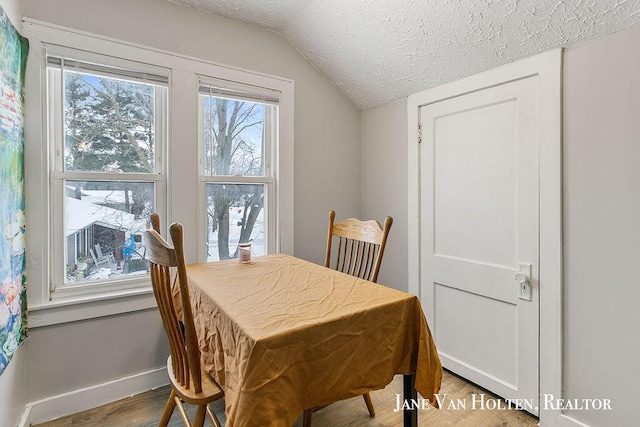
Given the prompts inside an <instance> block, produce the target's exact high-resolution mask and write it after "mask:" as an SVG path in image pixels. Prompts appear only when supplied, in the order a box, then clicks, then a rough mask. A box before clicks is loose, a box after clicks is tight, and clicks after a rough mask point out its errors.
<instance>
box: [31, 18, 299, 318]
mask: <svg viewBox="0 0 640 427" xmlns="http://www.w3.org/2000/svg"><path fill="white" fill-rule="evenodd" d="M23 29H24V32H25V34H26V36H27V37H28V38H29V42H30V52H29V58H28V63H27V64H28V65H27V78H26V97H25V112H26V120H25V124H26V126H25V175H26V176H25V199H26V200H25V203H26V209H25V213H26V217H27V227H28V232H27V280H28V286H27V292H28V301H29V327H30V328H37V327H40V326H46V325H53V324H58V323H64V322H70V321H76V320H82V319H88V318H95V317H100V316H107V315H113V314H118V313H126V312H131V311H135V310H143V309H149V308H153V307H155V306H156V303H155V299H154V297H153V293H152V291H151V289H150V286H143V287H128V288H126V289H116V288H113V287H112V288H110V289H108V290H101V292H97V293H90V294H76V295H67V296H65V297H64V298H56V299H52V298H51V296H52V295H51V288H50V283H51V279H52V274H51V271H52V267H53V264H52V262H51V260H50V256H49V255H50V254H49V252H50V250H49V248H50V247H51V239H52V237H51V235H52V233H53V232H54V230H55V228H54V227H55V226H54V224H53V222H52V220H51V218H52V209H51V206H50V204H49V198H50V190H49V188H50V187H49V186H50V177H49V175H48V172H47V171H49V170H50V165H51V163H50V162H51V159H50V158H49V156H48V155H47V153H49V152H50V146H49V140H48V138H47V127H46V123H47V117H46V108H44V107H45V106H46V102H47V99H46V87H45V76H46V65H45V62H44V58H45V51H44V44H46V45H48V46H54V45H55V46H64V47H66V48H70V49H75V50H79V51H85V52H88V54H90V53H95V54H100V53H102V52H106V54H104V55H106V56H108V57H110V58H111V59H113V61H115V62H117V61H119V60H124V61H134V62H136V63H139V64H147V65H149V66H150V67H160V68H165V69H167V70H169V71H170V81H169V94H168V97H169V99H170V101H171V103H170V105H169V109H168V121H167V122H166V123H167V126H168V141H167V147H166V153H165V157H164V162H163V167H164V168H165V170H166V187H165V196H164V197H165V200H166V205H167V209H166V212H160V214H161V225H162V228H163V234H164V235H166V232H167V230H168V225H169V224H170V223H171V222H174V221H179V222H182V223H183V225H184V226H185V233H184V239H185V257H186V259H187V262H198V261H203V257H204V255H205V253H204V250H201V249H200V247H201V246H202V247H203V245H204V243H203V241H202V232H201V230H202V228H201V227H200V224H202V220H203V218H202V211H201V210H200V209H199V208H200V207H201V205H202V200H201V199H202V197H201V193H202V192H201V191H200V188H201V186H202V185H203V184H201V183H200V175H199V166H198V159H199V152H198V150H199V139H198V130H199V129H198V123H197V116H198V105H197V102H195V101H194V100H195V99H197V94H198V85H197V80H198V77H197V76H209V77H211V78H215V79H219V80H224V81H228V82H236V83H239V84H241V85H249V86H255V87H262V88H267V89H269V90H273V91H276V92H279V93H280V102H279V116H280V117H279V119H280V120H279V122H278V129H277V132H278V138H277V140H278V145H277V147H274V158H273V161H272V168H273V176H274V187H275V191H274V192H275V194H276V195H277V196H276V197H273V198H272V199H274V200H271V201H270V203H272V204H273V206H274V208H273V209H272V212H273V215H274V216H275V224H276V226H277V229H276V230H275V235H276V238H275V239H274V240H273V241H274V244H275V245H276V246H275V247H276V249H275V250H276V251H278V252H284V253H288V254H293V230H294V222H293V212H294V206H293V160H294V157H293V149H294V143H293V139H294V134H293V111H294V108H293V107H294V83H293V81H291V80H289V79H285V78H281V77H277V76H270V75H266V74H262V73H257V72H253V71H248V70H243V69H239V68H235V67H230V66H226V65H222V64H216V63H212V62H210V61H204V60H201V59H198V58H193V57H189V56H185V55H180V54H175V53H171V52H166V51H163V50H159V49H155V48H149V47H145V46H139V45H134V44H131V43H127V42H123V41H120V40H116V39H112V38H107V37H102V36H97V35H93V34H89V33H86V32H82V31H78V30H72V29H67V28H63V27H59V26H57V25H53V24H49V23H44V22H41V21H35V20H30V19H26V20H25V21H24V25H23ZM145 179H146V178H145ZM156 203H158V202H157V201H156ZM157 206H159V205H157Z"/></svg>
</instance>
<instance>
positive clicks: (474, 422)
mask: <svg viewBox="0 0 640 427" xmlns="http://www.w3.org/2000/svg"><path fill="white" fill-rule="evenodd" d="M398 393H402V376H401V375H398V376H396V378H395V379H394V380H393V382H392V383H391V384H389V385H388V386H387V387H386V388H385V389H384V390H377V391H374V392H372V393H371V397H372V399H373V402H374V405H375V409H376V417H375V418H371V417H369V415H368V413H367V409H366V407H365V405H364V400H362V398H361V397H357V398H353V399H349V400H344V401H342V402H336V403H334V404H332V405H330V406H328V407H326V408H323V409H321V410H320V411H317V412H316V413H315V414H314V415H313V425H314V426H315V427H397V426H401V425H402V412H394V411H393V410H394V409H395V407H396V401H397V397H396V395H397V394H398ZM445 395H446V396H445ZM474 395H475V397H474ZM168 396H169V388H168V387H162V388H159V389H157V390H153V391H149V392H146V393H142V394H139V395H136V396H133V397H130V398H128V399H123V400H120V401H117V402H114V403H110V404H108V405H104V406H101V407H99V408H95V409H91V410H89V411H86V412H81V413H79V414H75V415H70V416H68V417H65V418H61V419H58V420H55V421H51V422H48V423H44V424H39V425H38V427H62V426H117V427H125V426H126V427H151V426H157V425H158V421H159V420H160V415H161V414H162V409H163V408H164V404H165V402H166V400H167V398H168ZM401 396H402V395H401ZM440 396H441V398H440V400H441V401H442V402H443V403H444V405H443V407H442V408H441V409H439V410H437V409H434V408H431V409H429V410H420V411H419V415H418V424H419V425H422V426H432V427H433V426H435V427H441V426H442V427H444V426H456V427H458V426H460V427H507V426H518V427H520V426H537V425H538V419H537V418H535V417H533V416H531V415H529V414H527V413H526V412H523V411H517V410H514V409H493V410H490V409H484V410H481V409H480V406H481V403H480V399H482V398H484V402H485V405H486V407H491V405H494V406H495V404H496V400H495V399H497V398H496V396H494V395H493V394H491V393H489V392H487V391H486V390H483V389H481V388H479V387H477V386H475V385H473V384H470V383H468V382H466V381H464V380H462V379H461V378H459V377H457V376H455V375H453V374H451V373H448V372H446V371H445V373H444V377H443V381H442V389H441V390H440ZM474 398H475V403H476V408H475V409H473V403H474ZM458 402H466V409H462V408H460V406H461V405H459V404H458ZM454 403H455V408H454V406H451V405H453V404H454ZM212 406H213V409H214V411H215V412H216V415H217V416H218V418H219V419H220V421H221V422H222V423H223V424H224V420H225V418H224V406H223V404H222V401H219V402H215V403H214V405H212ZM503 406H506V404H505V403H504V402H503ZM190 409H192V408H190ZM193 415H194V413H193V411H191V414H190V416H191V417H192V418H191V419H193ZM169 425H170V426H182V425H183V424H182V419H181V418H180V415H179V414H178V411H177V410H176V411H175V412H174V414H173V417H172V418H171V423H170V424H169ZM301 426H302V420H301V418H299V419H298V420H297V421H296V423H295V424H294V427H301Z"/></svg>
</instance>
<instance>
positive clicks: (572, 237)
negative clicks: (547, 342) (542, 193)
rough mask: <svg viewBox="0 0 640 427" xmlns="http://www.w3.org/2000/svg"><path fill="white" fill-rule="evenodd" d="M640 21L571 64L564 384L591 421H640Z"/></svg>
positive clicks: (576, 55) (581, 415)
mask: <svg viewBox="0 0 640 427" xmlns="http://www.w3.org/2000/svg"><path fill="white" fill-rule="evenodd" d="M638 46H640V27H636V28H634V29H631V30H627V31H624V32H620V33H617V34H614V35H611V36H608V37H606V38H602V39H599V40H595V41H592V42H589V43H587V44H584V45H581V46H578V47H576V48H573V49H569V50H568V51H566V53H565V63H564V141H563V144H564V245H565V253H564V263H565V264H564V268H565V280H564V289H565V292H564V298H565V300H564V319H565V329H564V340H565V341H564V378H563V381H564V384H565V387H564V388H565V393H566V397H567V398H609V399H611V400H612V406H613V411H612V412H603V411H600V412H598V411H573V412H571V413H569V415H570V416H572V417H573V418H575V419H577V420H579V421H582V422H583V423H586V424H588V425H591V426H614V425H619V426H622V425H635V424H637V423H638V420H640V415H639V412H638V404H637V402H636V400H637V391H638V387H639V381H640V366H639V365H638V353H640V335H639V334H638V328H639V327H640V310H638V300H637V298H636V297H637V292H638V286H639V284H640V279H638V275H637V266H638V265H639V264H640V80H639V79H638V76H640V49H638Z"/></svg>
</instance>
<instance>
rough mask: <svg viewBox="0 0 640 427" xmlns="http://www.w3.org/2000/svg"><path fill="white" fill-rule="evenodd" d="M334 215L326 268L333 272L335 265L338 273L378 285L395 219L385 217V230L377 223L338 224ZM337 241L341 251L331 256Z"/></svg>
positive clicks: (357, 221)
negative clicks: (331, 268)
mask: <svg viewBox="0 0 640 427" xmlns="http://www.w3.org/2000/svg"><path fill="white" fill-rule="evenodd" d="M335 215H336V213H335V212H334V211H330V212H329V233H328V238H327V252H326V257H325V266H326V267H329V268H330V266H331V264H333V265H334V269H335V270H338V271H341V272H343V273H347V274H350V275H352V276H356V277H359V278H361V279H365V280H370V281H372V282H375V281H377V280H378V273H379V271H380V265H381V263H382V256H383V255H384V249H385V246H386V243H387V236H388V235H389V230H390V229H391V225H392V224H393V218H391V217H390V216H388V217H386V218H385V221H384V226H381V225H380V224H379V223H378V222H377V221H375V220H369V221H362V220H359V219H356V218H349V219H346V220H344V221H341V222H338V223H336V222H335ZM334 238H336V240H337V243H338V247H337V251H335V253H334V254H332V246H333V240H334ZM332 261H333V262H332Z"/></svg>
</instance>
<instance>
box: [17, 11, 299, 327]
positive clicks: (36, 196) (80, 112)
mask: <svg viewBox="0 0 640 427" xmlns="http://www.w3.org/2000/svg"><path fill="white" fill-rule="evenodd" d="M24 30H25V32H26V33H27V35H28V37H29V42H30V46H31V49H30V52H29V58H28V65H27V69H28V70H32V72H30V73H27V91H26V99H25V111H26V115H27V120H26V126H25V165H26V166H25V170H26V179H25V199H26V201H25V204H26V205H27V209H25V215H26V223H27V228H28V230H29V231H28V233H27V235H26V240H27V251H28V253H29V254H30V257H29V258H30V259H29V262H28V263H27V271H28V276H29V283H30V286H29V287H28V292H29V312H30V320H29V322H30V326H31V327H39V326H46V325H51V324H57V323H61V322H68V321H75V320H81V319H86V318H93V317H99V316H105V315H112V314H117V313H125V312H130V311H134V310H143V309H147V308H150V307H155V306H156V302H155V299H154V297H153V293H152V291H151V287H150V280H149V275H148V272H147V263H146V260H145V258H146V254H145V248H144V247H143V245H142V242H141V234H142V231H143V230H144V229H146V228H147V227H148V226H149V224H148V221H149V214H150V213H152V212H157V213H159V214H160V218H161V227H162V228H161V233H162V234H163V235H164V236H167V231H168V229H169V225H170V224H171V223H173V222H181V223H182V224H183V225H184V230H185V233H184V247H185V257H186V261H187V262H188V263H191V262H201V261H212V260H217V259H225V258H233V257H236V256H237V247H238V243H243V242H250V243H252V252H253V255H255V256H258V255H262V254H267V253H275V252H280V251H282V252H285V253H293V230H294V221H293V210H294V209H293V137H294V133H293V123H294V121H293V111H294V110H293V103H294V82H293V81H291V80H289V79H286V78H281V77H277V76H269V75H265V74H262V73H258V72H253V71H249V70H240V69H238V68H234V67H227V66H224V65H220V64H214V63H211V62H207V61H205V60H202V59H197V58H190V57H186V56H183V55H178V54H172V53H168V52H161V51H158V50H155V49H151V48H144V47H141V46H136V45H131V44H128V43H126V42H120V41H116V40H107V39H104V38H102V37H97V36H91V35H87V34H79V33H76V32H73V31H67V30H64V29H58V28H52V27H49V26H47V25H40V24H39V23H33V22H25V24H24ZM36 70H38V71H39V72H36ZM167 237H168V236H167Z"/></svg>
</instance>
